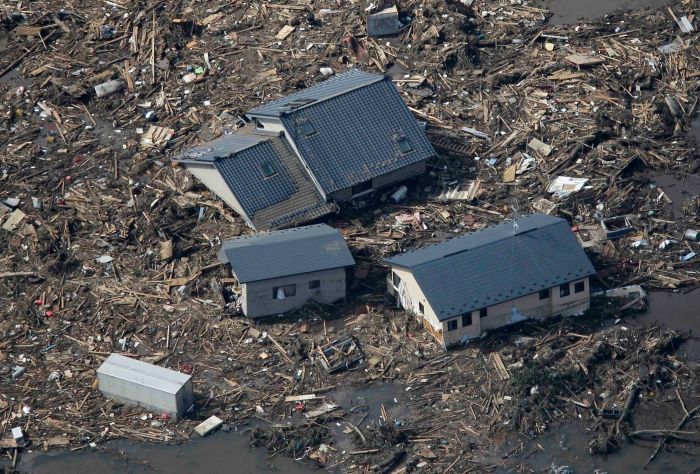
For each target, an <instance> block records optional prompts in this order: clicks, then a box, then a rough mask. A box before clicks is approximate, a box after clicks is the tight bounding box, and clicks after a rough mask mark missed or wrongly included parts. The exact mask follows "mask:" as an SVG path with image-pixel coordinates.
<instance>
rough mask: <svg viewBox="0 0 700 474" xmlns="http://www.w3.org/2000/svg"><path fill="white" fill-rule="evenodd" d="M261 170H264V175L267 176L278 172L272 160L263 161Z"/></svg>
mask: <svg viewBox="0 0 700 474" xmlns="http://www.w3.org/2000/svg"><path fill="white" fill-rule="evenodd" d="M260 170H261V171H262V174H263V176H265V177H266V178H270V177H272V176H274V175H276V174H277V171H275V167H274V166H272V163H270V162H267V163H263V164H262V165H260Z"/></svg>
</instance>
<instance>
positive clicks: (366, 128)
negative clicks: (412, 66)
mask: <svg viewBox="0 0 700 474" xmlns="http://www.w3.org/2000/svg"><path fill="white" fill-rule="evenodd" d="M379 77H380V78H381V77H382V76H379ZM281 121H282V124H283V125H284V127H285V129H286V130H287V133H289V136H290V140H291V141H293V142H294V144H295V145H296V147H297V150H298V151H299V154H300V155H301V157H302V158H303V159H304V161H305V162H306V163H307V164H308V166H309V169H310V170H311V172H312V173H313V174H314V176H315V177H316V180H317V181H318V183H319V185H320V186H321V188H322V189H323V191H324V192H325V193H326V194H330V193H333V192H335V191H339V190H341V189H346V188H349V187H351V186H354V185H356V184H359V183H363V182H365V181H368V180H370V179H372V178H376V177H378V176H382V175H385V174H387V173H391V172H393V171H396V170H398V169H401V168H403V167H406V166H409V165H412V164H415V163H419V162H422V161H425V160H427V159H428V158H430V157H432V156H434V155H435V150H434V149H433V147H432V145H431V144H430V142H429V141H428V139H427V137H426V136H425V133H424V132H423V130H421V128H420V127H419V126H418V122H417V121H416V119H415V117H413V115H412V114H411V112H410V111H409V110H408V108H407V107H406V105H405V104H404V102H403V100H402V99H401V95H400V94H399V92H398V91H397V90H396V87H394V84H393V83H392V82H391V80H390V79H388V78H382V80H378V81H374V82H371V83H369V84H366V85H364V86H363V87H359V88H355V89H352V90H350V91H348V92H344V93H342V94H339V95H335V96H334V97H332V98H330V99H328V100H325V101H322V102H316V103H313V104H310V105H308V106H306V107H303V108H300V109H297V110H294V111H291V112H289V113H286V114H285V115H283V116H282V117H281ZM309 126H311V129H312V130H314V133H308V131H309ZM402 144H403V145H404V149H403V150H402ZM406 147H407V148H408V151H406V149H405V148H406Z"/></svg>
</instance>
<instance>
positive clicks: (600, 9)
mask: <svg viewBox="0 0 700 474" xmlns="http://www.w3.org/2000/svg"><path fill="white" fill-rule="evenodd" d="M666 3H668V1H667V0H585V1H581V0H545V1H544V2H540V5H542V4H543V5H544V6H545V7H546V8H548V9H549V10H551V11H552V17H551V18H550V20H549V23H550V24H553V25H566V24H571V23H576V22H577V21H578V20H579V19H580V18H587V19H592V18H598V17H601V16H604V15H607V14H608V13H611V12H613V11H615V10H621V9H634V10H636V11H640V10H643V9H645V8H658V7H660V6H663V5H665V4H666Z"/></svg>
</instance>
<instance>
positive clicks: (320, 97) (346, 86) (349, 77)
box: [246, 69, 384, 117]
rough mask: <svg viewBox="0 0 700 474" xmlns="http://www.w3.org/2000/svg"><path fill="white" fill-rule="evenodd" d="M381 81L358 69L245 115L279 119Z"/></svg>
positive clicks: (377, 75)
mask: <svg viewBox="0 0 700 474" xmlns="http://www.w3.org/2000/svg"><path fill="white" fill-rule="evenodd" d="M383 79H384V76H382V75H379V74H371V73H368V72H364V71H361V70H359V69H350V70H349V71H348V72H345V73H343V74H338V75H335V76H333V77H331V78H330V79H326V80H325V81H323V82H320V83H318V84H315V85H313V86H310V87H307V88H306V89H303V90H301V91H299V92H295V93H293V94H291V95H288V96H286V97H282V98H280V99H277V100H273V101H272V102H268V103H267V104H263V105H261V106H260V107H256V108H254V109H252V110H250V111H248V112H247V113H246V115H250V116H265V117H280V116H282V115H284V114H286V113H289V112H291V111H292V110H298V109H299V108H302V107H308V106H310V105H312V104H316V103H318V102H322V101H324V100H328V99H331V98H333V97H336V96H338V95H341V94H345V93H347V92H349V91H351V90H355V89H358V88H360V87H365V86H367V85H369V84H373V83H375V82H379V81H381V80H383Z"/></svg>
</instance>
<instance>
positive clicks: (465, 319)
mask: <svg viewBox="0 0 700 474" xmlns="http://www.w3.org/2000/svg"><path fill="white" fill-rule="evenodd" d="M471 325H472V313H467V314H463V315H462V327H467V326H471Z"/></svg>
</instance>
